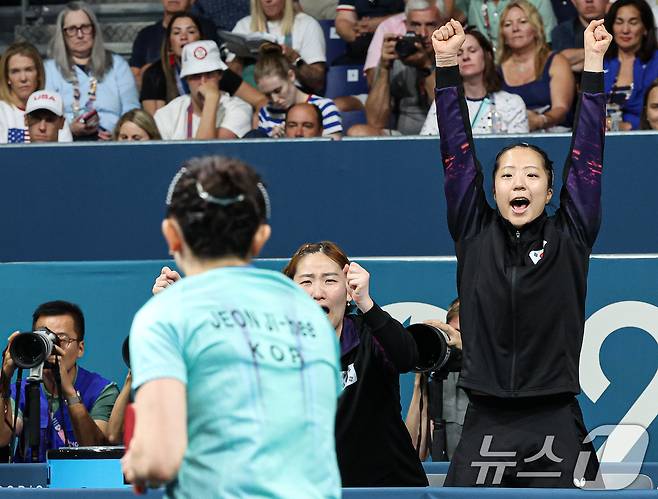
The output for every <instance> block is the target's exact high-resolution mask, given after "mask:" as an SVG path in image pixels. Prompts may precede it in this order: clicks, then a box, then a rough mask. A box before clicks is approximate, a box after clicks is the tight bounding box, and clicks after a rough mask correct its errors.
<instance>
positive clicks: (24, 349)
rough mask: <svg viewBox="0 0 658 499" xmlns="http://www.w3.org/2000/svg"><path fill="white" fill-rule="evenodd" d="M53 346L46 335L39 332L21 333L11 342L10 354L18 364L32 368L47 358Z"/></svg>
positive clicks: (24, 367) (25, 367)
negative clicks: (49, 343)
mask: <svg viewBox="0 0 658 499" xmlns="http://www.w3.org/2000/svg"><path fill="white" fill-rule="evenodd" d="M50 350H51V347H50V345H48V340H47V338H45V335H43V334H39V333H21V334H19V335H18V336H17V337H16V338H14V341H12V342H11V348H10V349H9V354H10V355H11V358H12V359H13V360H14V362H15V363H16V365H17V366H18V367H20V368H23V369H31V368H33V367H36V366H38V365H39V364H41V363H43V361H44V360H46V357H48V355H49V354H50Z"/></svg>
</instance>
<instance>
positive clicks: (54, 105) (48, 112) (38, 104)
mask: <svg viewBox="0 0 658 499" xmlns="http://www.w3.org/2000/svg"><path fill="white" fill-rule="evenodd" d="M65 125H66V121H65V120H64V104H62V98H61V97H60V96H59V94H56V93H55V92H49V91H48V90H38V91H36V92H34V93H33V94H32V95H30V98H29V99H27V106H26V107H25V126H26V127H27V129H28V132H29V135H30V142H32V143H37V142H59V133H60V131H61V130H62V128H63V127H64V126H65Z"/></svg>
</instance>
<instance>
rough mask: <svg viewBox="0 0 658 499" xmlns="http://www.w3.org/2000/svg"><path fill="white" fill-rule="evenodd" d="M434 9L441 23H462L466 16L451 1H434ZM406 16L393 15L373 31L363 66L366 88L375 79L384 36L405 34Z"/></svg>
mask: <svg viewBox="0 0 658 499" xmlns="http://www.w3.org/2000/svg"><path fill="white" fill-rule="evenodd" d="M436 7H437V8H438V9H439V12H440V13H441V22H444V21H446V20H448V19H450V18H451V17H452V18H454V19H457V20H459V21H464V20H465V19H466V16H465V15H464V14H463V13H462V11H461V10H460V9H459V8H458V7H457V6H456V5H455V4H454V2H453V1H452V0H447V1H446V0H436ZM405 21H406V15H405V13H404V12H400V13H399V14H395V15H393V16H391V17H389V18H387V19H385V20H384V21H382V22H381V23H380V25H379V26H377V29H376V30H375V34H374V35H373V37H372V41H371V42H370V45H369V46H368V55H367V56H366V62H365V64H364V66H363V71H364V72H365V74H366V78H367V80H368V86H372V81H373V80H374V78H375V70H376V69H377V65H378V64H379V59H380V57H381V54H382V44H383V43H384V35H386V34H390V35H398V36H402V35H404V34H405V33H406V32H407V24H406V22H405Z"/></svg>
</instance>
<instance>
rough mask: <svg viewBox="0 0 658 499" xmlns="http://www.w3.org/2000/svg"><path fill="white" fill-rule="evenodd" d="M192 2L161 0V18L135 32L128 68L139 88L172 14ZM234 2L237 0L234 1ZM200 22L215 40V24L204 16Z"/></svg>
mask: <svg viewBox="0 0 658 499" xmlns="http://www.w3.org/2000/svg"><path fill="white" fill-rule="evenodd" d="M214 1H217V0H214ZM192 3H194V2H193V0H162V7H163V8H164V15H163V16H162V19H161V20H158V21H157V22H156V23H155V24H152V25H150V26H147V27H145V28H143V29H142V30H140V32H139V33H137V37H136V38H135V41H134V42H133V50H132V54H131V56H130V69H131V70H132V72H133V74H134V75H135V80H136V81H137V85H138V86H139V87H140V88H141V85H142V76H143V74H144V71H146V70H147V69H148V67H149V66H150V65H151V64H152V63H154V62H155V61H157V60H158V59H160V49H161V47H162V40H163V38H164V37H165V30H166V29H167V26H169V23H170V21H171V18H172V16H173V15H175V14H178V13H181V12H186V11H187V10H188V9H189V8H190V5H191V4H192ZM197 3H198V2H197ZM235 3H238V2H237V1H236V2H235ZM200 23H203V25H202V28H203V29H202V30H201V31H203V32H205V33H207V37H208V38H210V39H212V40H215V38H216V35H215V25H214V24H213V23H212V22H211V21H209V20H208V19H205V18H204V19H202V20H201V21H200ZM215 41H216V40H215Z"/></svg>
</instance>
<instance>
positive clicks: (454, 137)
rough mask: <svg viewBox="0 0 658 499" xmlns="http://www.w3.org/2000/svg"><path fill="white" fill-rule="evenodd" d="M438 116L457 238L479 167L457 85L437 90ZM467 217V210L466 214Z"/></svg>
mask: <svg viewBox="0 0 658 499" xmlns="http://www.w3.org/2000/svg"><path fill="white" fill-rule="evenodd" d="M435 94H436V118H437V122H438V125H439V134H440V143H441V157H442V160H443V168H444V174H445V180H444V182H445V184H444V189H445V195H446V201H447V207H448V226H449V228H450V233H451V234H452V236H453V238H454V239H455V240H456V239H458V238H459V234H458V232H459V230H458V226H459V225H460V224H461V223H463V222H465V220H461V221H460V220H459V219H460V213H462V209H463V206H465V205H466V204H470V202H469V201H471V200H470V199H468V198H469V197H470V196H473V195H474V194H475V193H476V189H475V188H474V187H475V186H476V179H477V176H478V173H479V168H478V166H477V163H476V160H475V154H474V151H473V147H472V143H471V138H470V136H469V134H468V131H467V129H466V126H465V124H464V117H463V111H462V110H461V108H460V105H459V100H460V96H459V92H458V89H457V87H444V88H439V89H436V90H435ZM462 217H463V213H462Z"/></svg>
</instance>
